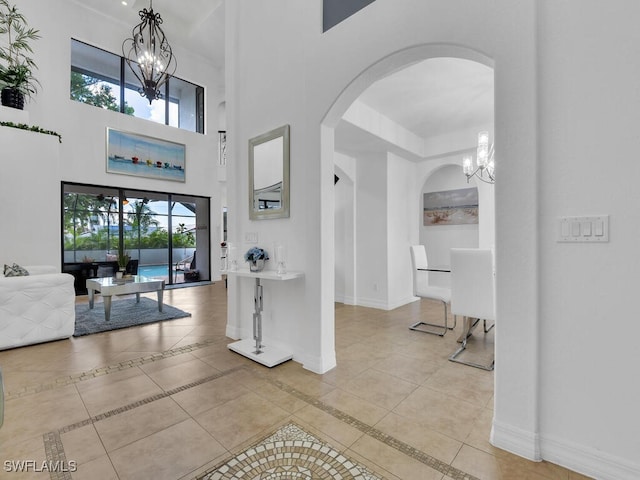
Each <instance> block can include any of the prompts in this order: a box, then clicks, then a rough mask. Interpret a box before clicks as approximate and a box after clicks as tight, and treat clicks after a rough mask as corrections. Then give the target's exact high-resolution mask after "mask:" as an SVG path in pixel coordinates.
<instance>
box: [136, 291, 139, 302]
mask: <svg viewBox="0 0 640 480" xmlns="http://www.w3.org/2000/svg"><path fill="white" fill-rule="evenodd" d="M136 303H140V292H136Z"/></svg>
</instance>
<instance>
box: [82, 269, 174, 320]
mask: <svg viewBox="0 0 640 480" xmlns="http://www.w3.org/2000/svg"><path fill="white" fill-rule="evenodd" d="M87 291H88V293H89V308H90V309H91V308H93V297H94V294H95V292H100V294H101V295H102V299H103V300H104V319H105V321H107V322H108V321H109V319H110V318H111V297H112V296H113V295H127V294H131V293H135V294H136V302H138V303H139V302H140V294H141V293H146V292H157V293H158V311H159V312H162V295H163V292H164V280H158V279H155V278H148V277H143V276H142V275H133V276H132V277H131V278H122V279H115V278H113V277H104V278H89V279H87Z"/></svg>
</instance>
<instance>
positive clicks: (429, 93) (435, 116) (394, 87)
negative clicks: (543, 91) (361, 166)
mask: <svg viewBox="0 0 640 480" xmlns="http://www.w3.org/2000/svg"><path fill="white" fill-rule="evenodd" d="M358 101H360V102H362V103H364V104H365V105H367V106H368V107H370V108H372V109H373V110H376V111H377V112H378V113H380V114H382V115H384V116H385V117H387V118H389V119H390V120H392V121H393V122H394V123H396V124H397V125H398V126H399V127H400V128H403V129H406V130H408V131H409V132H411V133H413V134H415V135H417V136H418V137H421V138H422V139H424V140H428V139H430V138H433V137H437V136H440V135H446V134H450V133H453V132H458V131H464V130H469V129H477V128H480V127H484V128H486V127H487V126H490V125H492V124H493V101H494V97H493V69H492V68H490V67H487V66H485V65H482V64H480V63H477V62H473V61H470V60H464V59H460V58H431V59H428V60H424V61H421V62H419V63H415V64H412V65H410V66H407V67H406V68H404V69H402V70H400V71H397V72H394V73H392V74H390V75H388V76H387V77H385V78H382V79H380V80H378V81H377V82H375V83H374V84H372V85H371V86H370V87H369V88H368V89H367V90H365V91H364V92H363V93H362V95H361V96H360V97H359V98H358ZM473 140H475V139H473ZM335 146H336V147H335V148H336V150H338V151H341V152H343V153H346V154H348V155H354V154H357V153H359V152H360V153H374V152H385V151H396V150H398V147H397V146H396V145H392V144H390V143H388V142H386V141H384V140H382V139H380V138H378V137H375V136H373V135H371V134H370V133H368V132H366V131H365V130H363V129H360V128H358V126H355V125H352V124H349V123H348V122H345V121H342V122H340V123H339V125H338V127H337V128H336V138H335ZM396 153H398V152H396ZM405 156H407V157H408V158H409V159H411V160H420V158H416V157H412V156H410V155H406V154H405Z"/></svg>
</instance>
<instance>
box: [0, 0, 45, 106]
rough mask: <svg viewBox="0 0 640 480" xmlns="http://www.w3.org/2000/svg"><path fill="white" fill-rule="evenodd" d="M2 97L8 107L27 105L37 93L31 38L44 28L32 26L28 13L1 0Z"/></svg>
mask: <svg viewBox="0 0 640 480" xmlns="http://www.w3.org/2000/svg"><path fill="white" fill-rule="evenodd" d="M2 35H4V36H6V39H4V40H3V41H0V45H2V46H0V60H2V63H3V64H2V65H0V88H2V91H1V94H0V97H1V101H2V105H4V106H6V107H12V108H18V109H20V110H22V109H23V108H24V101H25V98H26V99H30V98H31V95H33V94H35V93H37V85H39V82H38V80H37V79H36V78H35V77H34V76H33V71H34V70H35V69H36V68H37V66H36V64H35V62H34V61H33V59H32V58H31V57H30V54H32V53H33V50H32V48H31V45H30V42H31V41H34V40H38V39H39V38H40V31H39V30H36V29H34V28H28V26H27V20H26V19H25V17H24V15H22V14H21V13H20V12H18V9H17V7H16V6H15V5H14V6H11V5H9V2H8V1H7V0H0V36H2Z"/></svg>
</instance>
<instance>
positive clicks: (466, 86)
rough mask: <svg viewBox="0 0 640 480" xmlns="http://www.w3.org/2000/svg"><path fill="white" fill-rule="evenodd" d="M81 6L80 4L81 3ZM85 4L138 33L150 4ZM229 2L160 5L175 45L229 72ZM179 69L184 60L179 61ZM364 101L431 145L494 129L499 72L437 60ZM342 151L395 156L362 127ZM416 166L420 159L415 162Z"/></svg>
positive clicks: (347, 130) (391, 80) (339, 143)
mask: <svg viewBox="0 0 640 480" xmlns="http://www.w3.org/2000/svg"><path fill="white" fill-rule="evenodd" d="M76 1H78V0H76ZM127 2H128V5H126V6H125V5H123V4H122V0H82V1H81V3H82V5H84V6H86V7H88V8H91V9H93V10H95V11H97V12H100V13H102V14H104V15H106V16H109V17H111V18H114V19H116V20H117V21H120V22H122V23H124V24H126V25H130V26H131V28H133V26H134V25H136V24H137V23H139V17H138V11H139V10H141V9H143V8H147V9H148V8H149V4H150V2H149V0H127ZM224 5H225V0H180V1H176V0H155V1H153V9H154V11H155V12H156V13H160V15H161V16H162V19H163V21H164V23H163V25H162V26H163V29H164V31H165V34H166V35H167V38H168V39H169V42H170V43H171V44H174V45H180V46H182V47H184V48H188V49H190V50H192V51H195V52H199V54H200V55H203V56H204V57H205V58H207V59H208V60H209V61H210V62H211V63H212V64H213V65H215V66H219V67H221V68H224V28H225V24H224V17H225V15H224V13H225V12H224ZM177 60H178V64H179V61H180V58H179V57H178V58H177ZM359 101H361V102H362V103H364V104H366V105H367V106H369V107H370V108H372V109H374V110H376V111H377V112H379V113H381V114H382V115H384V116H386V117H388V118H389V119H391V120H392V121H393V122H395V123H397V124H398V125H399V126H400V127H402V128H404V129H406V130H409V131H410V132H412V133H414V134H415V135H417V136H419V137H422V138H424V139H429V138H432V137H435V136H438V135H442V134H447V133H451V132H456V131H459V130H464V129H469V128H474V127H478V126H486V125H491V124H493V103H494V98H493V70H492V69H491V68H490V67H487V66H485V65H482V64H479V63H477V62H472V61H469V60H463V59H457V58H432V59H428V60H424V61H422V62H419V63H415V64H413V65H410V66H407V67H406V68H404V69H402V70H400V71H397V72H394V73H393V74H390V75H389V76H387V77H385V78H382V79H380V80H378V81H377V82H375V83H374V84H373V85H371V86H370V87H369V88H368V89H367V90H366V91H365V92H363V94H362V95H361V96H360V98H359ZM335 145H336V150H339V151H344V152H349V153H351V154H352V153H356V152H371V151H380V152H382V151H385V150H392V151H393V150H394V148H395V147H394V146H393V145H389V144H388V143H387V142H385V141H383V140H381V139H379V138H378V137H373V136H372V135H371V134H370V133H368V132H366V131H364V130H362V129H359V128H358V127H357V126H353V125H350V124H348V123H347V122H341V123H340V124H339V125H338V127H337V128H336V141H335ZM414 160H415V159H414Z"/></svg>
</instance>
